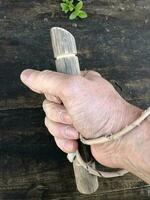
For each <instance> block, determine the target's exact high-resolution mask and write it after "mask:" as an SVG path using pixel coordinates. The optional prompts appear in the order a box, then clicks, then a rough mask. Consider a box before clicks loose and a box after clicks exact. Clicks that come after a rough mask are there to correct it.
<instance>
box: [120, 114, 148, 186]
mask: <svg viewBox="0 0 150 200" xmlns="http://www.w3.org/2000/svg"><path fill="white" fill-rule="evenodd" d="M149 132H150V117H148V118H147V119H145V120H144V121H143V122H142V123H141V124H140V125H139V126H138V127H136V128H135V129H133V130H132V131H131V132H129V133H128V134H127V135H125V137H124V138H123V145H122V148H121V151H120V152H121V155H120V160H121V165H122V168H124V169H126V170H128V171H130V172H132V173H134V174H135V175H137V176H138V177H141V178H142V179H143V180H145V181H147V179H148V180H150V174H149V169H150V149H149V146H150V134H149ZM121 157H122V159H121ZM145 174H146V175H145ZM147 182H148V181H147Z"/></svg>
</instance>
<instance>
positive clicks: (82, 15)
mask: <svg viewBox="0 0 150 200" xmlns="http://www.w3.org/2000/svg"><path fill="white" fill-rule="evenodd" d="M78 16H79V17H80V18H81V19H84V18H87V16H88V15H87V13H86V12H85V11H83V10H80V12H79V14H78Z"/></svg>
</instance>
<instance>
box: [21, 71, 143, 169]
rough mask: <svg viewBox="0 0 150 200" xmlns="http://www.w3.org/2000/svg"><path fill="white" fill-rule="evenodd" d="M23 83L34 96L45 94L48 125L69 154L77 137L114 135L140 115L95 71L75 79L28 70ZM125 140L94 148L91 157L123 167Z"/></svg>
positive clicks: (47, 72)
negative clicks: (80, 135) (34, 93)
mask: <svg viewBox="0 0 150 200" xmlns="http://www.w3.org/2000/svg"><path fill="white" fill-rule="evenodd" d="M83 74H84V73H83ZM21 80H22V81H23V82H24V83H25V84H26V85H27V86H28V87H29V88H30V89H32V90H33V91H34V92H37V93H43V94H45V96H46V100H45V101H44V102H43V109H44V111H45V113H46V118H45V125H46V127H47V128H48V130H49V132H50V133H51V134H52V135H53V136H54V138H55V141H56V144H57V145H58V147H59V148H61V149H62V150H63V151H65V152H67V153H68V152H73V151H75V150H76V149H77V141H76V140H77V139H78V138H79V134H78V133H80V134H82V136H84V137H85V138H97V137H99V136H101V135H107V134H113V133H115V132H117V131H119V130H120V129H122V128H124V127H125V126H126V125H127V124H129V123H131V122H132V121H134V120H135V119H136V118H137V117H138V116H139V115H140V113H141V110H140V109H138V108H137V107H135V106H132V105H131V104H129V103H127V102H126V101H125V100H124V99H123V98H122V97H121V96H120V95H119V94H118V93H117V91H116V90H115V89H114V88H113V86H112V85H111V84H110V83H109V82H108V81H107V80H105V79H104V78H102V77H101V76H100V74H99V73H97V72H94V71H89V72H87V73H86V74H84V76H72V75H66V74H61V73H57V72H52V71H48V70H46V71H42V72H40V71H36V70H25V71H24V72H23V73H22V74H21ZM125 140H127V138H126V136H125V137H122V138H120V139H119V140H117V141H113V142H109V143H107V144H103V145H92V146H91V151H92V154H93V156H94V158H95V159H96V160H97V161H98V162H100V163H101V164H103V165H106V166H109V167H122V159H121V157H122V156H123V153H124V148H125V142H124V141H125Z"/></svg>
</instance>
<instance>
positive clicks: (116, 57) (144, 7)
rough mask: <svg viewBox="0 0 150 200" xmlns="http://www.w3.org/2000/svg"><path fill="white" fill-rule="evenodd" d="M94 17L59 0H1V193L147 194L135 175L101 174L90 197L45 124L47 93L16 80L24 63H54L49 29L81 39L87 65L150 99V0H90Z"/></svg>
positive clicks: (121, 198) (114, 199)
mask: <svg viewBox="0 0 150 200" xmlns="http://www.w3.org/2000/svg"><path fill="white" fill-rule="evenodd" d="M85 9H86V10H87V12H88V13H89V17H88V19H86V20H83V21H79V20H77V21H69V20H68V19H66V16H65V15H63V14H62V12H61V11H60V8H59V1H55V0H30V1H29V0H20V1H18V0H0V27H1V28H0V92H1V93H0V94H1V95H0V152H1V153H0V200H1V199H8V200H10V199H14V200H15V199H19V200H22V199H36V200H37V199H42V200H43V199H44V200H45V199H62V200H66V199H70V200H71V199H74V200H76V199H87V200H88V199H91V200H97V199H102V200H103V199H105V200H107V199H108V200H132V199H137V200H141V199H142V200H147V199H149V194H150V187H149V186H148V185H147V184H145V183H144V182H143V181H141V180H140V179H138V178H136V177H135V176H133V175H131V174H128V175H126V176H124V177H122V178H114V179H110V180H105V179H99V184H100V187H99V190H98V191H97V192H96V193H95V194H93V195H90V196H84V195H80V194H79V193H78V192H77V191H76V188H75V183H74V177H73V171H72V165H70V164H69V163H68V161H67V160H66V155H65V154H64V153H62V152H61V151H59V150H58V148H57V147H56V146H55V143H54V141H53V138H52V137H51V136H50V135H49V134H48V131H47V130H46V128H45V127H44V122H43V121H44V113H43V112H42V109H41V103H42V100H43V97H40V96H39V95H37V94H34V93H32V92H31V91H29V90H28V89H27V88H26V87H25V86H24V85H23V84H22V83H21V82H20V80H19V75H20V73H21V71H22V70H23V69H26V68H29V67H30V68H31V67H32V68H34V69H39V70H43V69H51V70H55V65H54V60H53V53H52V48H51V44H50V37H49V29H50V28H51V27H53V26H60V27H63V28H66V29H68V30H69V31H70V32H72V33H73V34H74V35H75V37H76V41H77V46H78V55H79V59H80V65H81V68H82V70H84V69H85V68H86V69H94V70H97V71H99V72H100V73H101V74H102V75H103V76H104V77H105V78H107V79H108V80H110V81H111V82H112V83H113V85H114V86H115V87H116V88H117V90H118V91H119V92H120V94H121V95H122V96H123V97H124V98H126V99H127V100H128V101H130V102H131V103H133V104H135V105H138V106H140V107H141V108H146V107H147V106H148V105H149V101H150V92H149V89H150V66H149V64H150V1H149V0H136V1H135V0H127V1H124V0H98V1H94V0H87V1H85Z"/></svg>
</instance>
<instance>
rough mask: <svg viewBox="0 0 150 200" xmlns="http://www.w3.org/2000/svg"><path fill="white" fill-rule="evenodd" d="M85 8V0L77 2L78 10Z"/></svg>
mask: <svg viewBox="0 0 150 200" xmlns="http://www.w3.org/2000/svg"><path fill="white" fill-rule="evenodd" d="M82 8H83V1H79V3H77V5H76V6H75V9H76V10H80V9H82Z"/></svg>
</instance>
